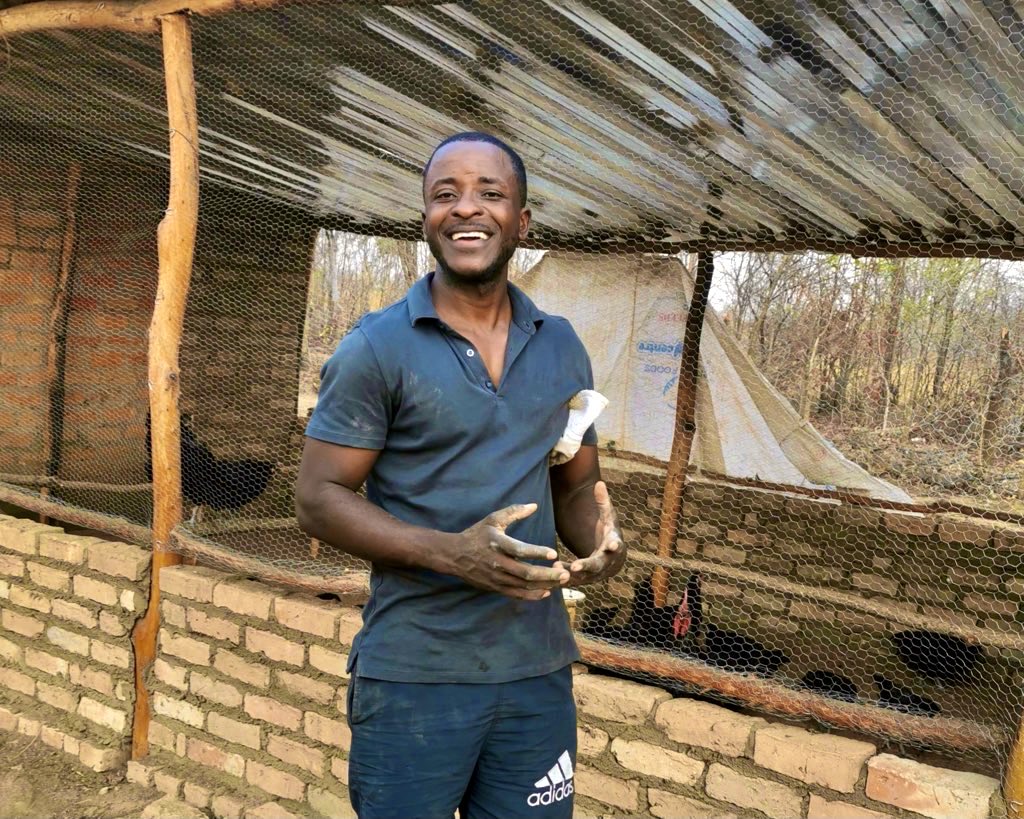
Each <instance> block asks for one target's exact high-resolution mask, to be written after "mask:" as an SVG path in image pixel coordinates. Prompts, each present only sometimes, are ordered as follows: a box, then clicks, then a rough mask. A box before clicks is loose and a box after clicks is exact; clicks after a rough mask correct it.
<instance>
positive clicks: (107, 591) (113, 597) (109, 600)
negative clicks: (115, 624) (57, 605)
mask: <svg viewBox="0 0 1024 819" xmlns="http://www.w3.org/2000/svg"><path fill="white" fill-rule="evenodd" d="M74 589H75V594H76V595H77V596H78V597H84V598H85V599H86V600H92V601H94V602H96V603H100V604H101V605H104V606H116V605H117V589H116V588H114V587H113V586H111V585H110V584H109V583H104V582H103V581H102V580H94V579H93V578H91V577H86V576H85V575H76V576H75V579H74Z"/></svg>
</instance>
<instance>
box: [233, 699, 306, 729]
mask: <svg viewBox="0 0 1024 819" xmlns="http://www.w3.org/2000/svg"><path fill="white" fill-rule="evenodd" d="M245 713H246V714H248V715H249V716H250V717H252V718H253V719H259V720H263V721H264V722H269V723H271V724H273V725H279V726H281V727H282V728H288V729H289V730H291V731H298V730H299V728H300V727H301V725H302V712H301V711H300V710H299V709H298V708H294V707H292V706H291V705H285V704H284V703H283V702H278V701H277V700H274V699H271V698H270V697H261V696H259V695H258V694H246V695H245Z"/></svg>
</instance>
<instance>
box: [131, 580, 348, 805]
mask: <svg viewBox="0 0 1024 819" xmlns="http://www.w3.org/2000/svg"><path fill="white" fill-rule="evenodd" d="M161 593H162V599H161V615H162V618H163V621H162V625H163V628H162V630H161V632H160V642H159V650H158V655H157V660H156V663H155V665H154V669H153V677H152V679H151V681H150V683H151V687H152V690H153V692H154V693H153V705H154V716H153V721H152V724H151V726H150V743H151V747H152V753H151V755H150V756H149V757H148V758H147V759H146V760H145V761H144V762H142V763H141V764H135V763H133V764H132V765H131V766H130V768H129V777H130V778H132V779H135V780H137V781H139V782H143V783H146V784H153V785H155V786H156V787H157V788H158V789H160V790H161V791H163V792H165V793H168V794H173V795H176V796H178V797H180V798H183V799H185V800H186V801H188V802H190V803H192V804H194V805H196V806H198V807H200V808H204V809H210V810H212V812H213V813H214V815H215V816H217V817H240V816H241V815H242V814H243V812H245V816H246V817H257V816H260V815H261V813H260V812H259V809H260V807H261V805H264V804H266V803H271V807H269V808H265V810H270V811H272V815H273V816H274V817H276V819H287V817H288V816H290V815H293V814H295V815H314V816H332V817H344V816H352V815H353V814H352V812H351V808H350V806H349V804H348V798H347V792H346V787H345V783H346V781H347V762H346V752H347V750H348V747H349V742H350V732H349V729H348V725H347V723H346V721H345V692H346V683H347V674H346V673H345V662H346V659H347V655H346V652H347V650H348V646H349V645H350V644H351V640H352V637H353V636H354V635H355V633H356V631H357V630H358V628H359V625H360V623H361V619H360V615H359V611H358V609H355V608H350V607H342V606H340V605H339V604H338V603H337V601H324V600H318V599H317V598H315V597H312V596H309V595H303V594H292V593H289V592H288V591H286V590H282V589H276V588H273V587H271V586H267V585H264V584H261V583H256V582H253V581H250V580H244V579H238V578H233V577H231V576H229V575H226V574H223V573H221V572H217V571H213V570H211V569H205V568H196V567H188V566H178V567H174V568H172V569H164V570H163V572H162V573H161ZM246 811H247V812H246Z"/></svg>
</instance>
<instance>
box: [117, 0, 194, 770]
mask: <svg viewBox="0 0 1024 819" xmlns="http://www.w3.org/2000/svg"><path fill="white" fill-rule="evenodd" d="M161 31H162V35H163V57H164V73H165V80H166V87H167V119H168V127H169V130H170V193H169V195H168V201H167V211H166V213H165V215H164V218H163V219H162V220H161V222H160V226H159V228H158V230H157V252H158V254H159V275H158V280H157V294H156V301H155V303H154V306H153V318H152V322H151V323H150V328H149V406H150V417H151V422H150V423H151V430H152V433H151V438H152V444H151V447H152V457H153V563H152V574H151V577H150V595H149V606H148V608H147V610H146V615H145V617H143V618H142V619H141V620H139V622H138V624H137V625H136V626H135V629H134V631H133V632H132V643H133V646H134V649H135V718H134V721H133V723H132V757H133V758H134V759H138V758H139V757H142V756H145V755H146V754H147V753H148V752H149V738H148V734H149V718H150V708H149V694H148V692H147V690H146V687H145V676H146V672H147V671H148V669H149V667H150V665H152V663H153V660H154V659H155V657H156V640H157V632H158V631H159V626H160V613H159V606H160V570H161V569H162V568H163V567H164V566H171V565H174V564H176V563H180V562H181V556H180V555H179V554H177V553H175V552H173V551H171V530H172V529H173V528H174V527H175V526H176V525H177V524H178V523H179V522H180V521H181V509H182V500H181V426H180V419H179V416H178V396H179V393H180V387H181V385H180V377H179V370H178V366H179V365H178V354H179V350H180V348H181V334H182V326H183V323H184V317H185V304H186V302H187V298H188V288H189V281H190V279H191V276H192V260H193V256H194V254H195V243H196V229H197V224H198V219H199V155H198V147H199V127H198V123H197V119H196V91H195V77H194V74H193V68H192V29H191V24H190V23H189V19H188V17H186V16H184V15H181V14H171V15H168V16H166V17H162V18H161Z"/></svg>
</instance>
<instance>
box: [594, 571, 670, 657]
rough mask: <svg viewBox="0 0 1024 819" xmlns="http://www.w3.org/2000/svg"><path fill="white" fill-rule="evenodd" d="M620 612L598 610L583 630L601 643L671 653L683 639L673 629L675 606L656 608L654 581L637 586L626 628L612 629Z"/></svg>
mask: <svg viewBox="0 0 1024 819" xmlns="http://www.w3.org/2000/svg"><path fill="white" fill-rule="evenodd" d="M684 603H685V600H684ZM617 612H618V609H617V608H615V607H609V608H601V609H596V610H595V611H594V612H592V613H591V614H590V615H588V617H587V622H586V624H585V625H584V626H583V628H582V629H580V630H581V631H582V632H583V633H584V634H588V635H590V636H592V637H600V638H601V639H602V640H609V641H611V642H614V643H631V644H633V645H638V646H644V647H646V648H660V649H672V648H673V647H675V645H676V643H677V642H678V639H679V636H680V635H678V634H677V633H676V631H677V630H676V628H675V627H674V621H675V619H676V617H677V616H678V609H677V607H676V606H655V605H654V586H653V581H652V578H651V577H646V578H644V579H643V580H641V581H640V582H638V583H637V584H636V586H634V590H633V608H632V611H631V612H630V614H629V620H628V621H627V623H626V625H624V626H612V625H609V623H610V621H611V620H612V618H613V617H615V615H616V613H617Z"/></svg>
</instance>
